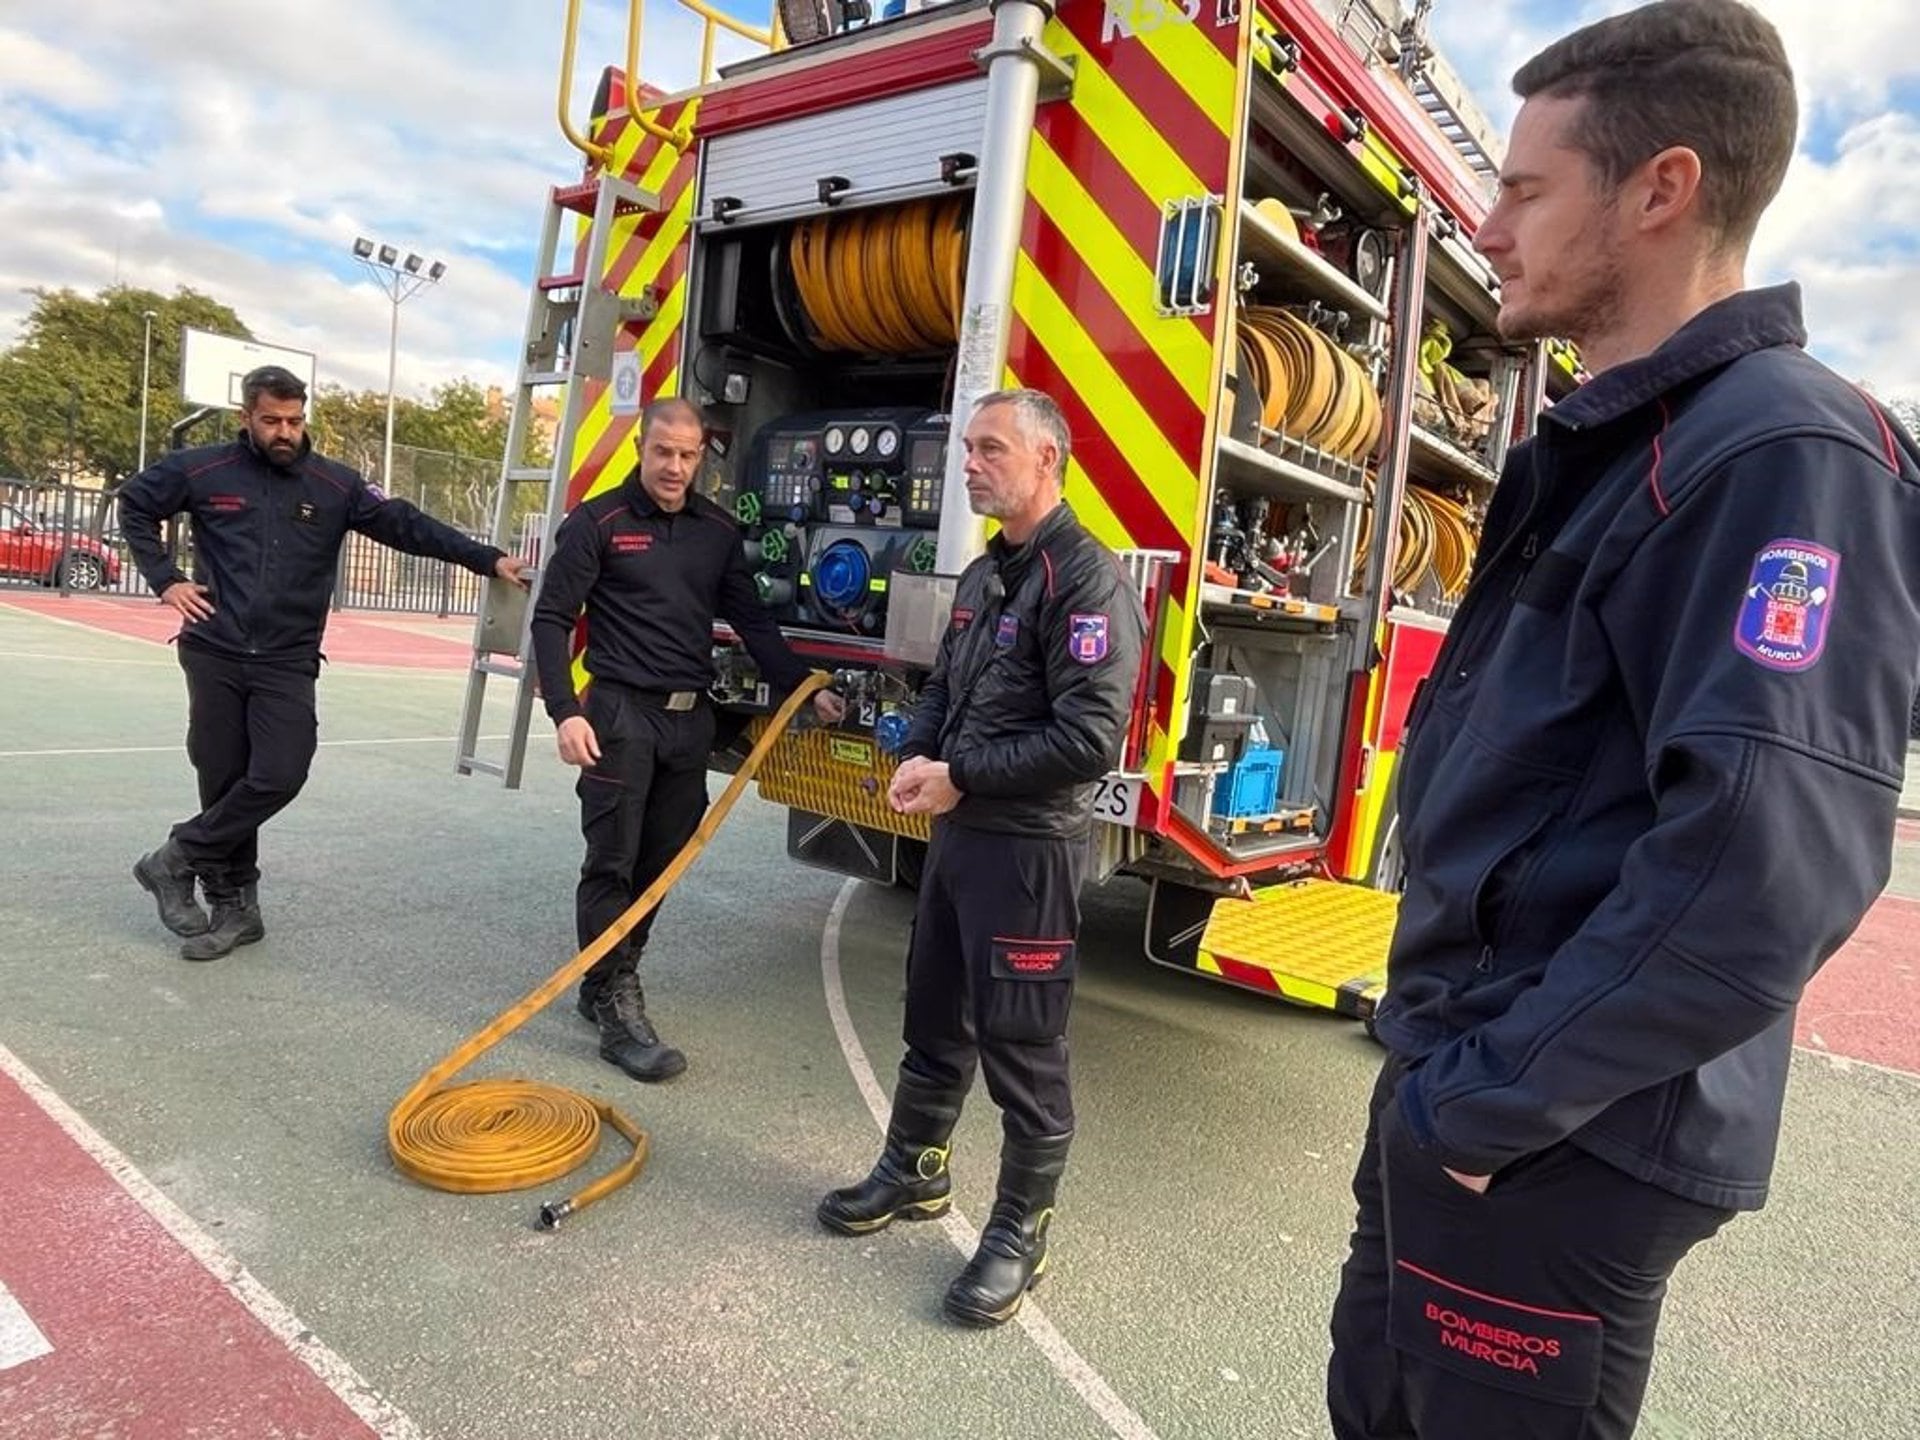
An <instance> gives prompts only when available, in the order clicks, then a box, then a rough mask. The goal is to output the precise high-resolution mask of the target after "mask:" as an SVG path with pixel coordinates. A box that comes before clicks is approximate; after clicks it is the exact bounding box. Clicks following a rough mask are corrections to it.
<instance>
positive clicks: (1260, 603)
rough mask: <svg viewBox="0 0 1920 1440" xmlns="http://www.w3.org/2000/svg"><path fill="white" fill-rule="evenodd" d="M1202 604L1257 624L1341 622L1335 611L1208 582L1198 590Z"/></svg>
mask: <svg viewBox="0 0 1920 1440" xmlns="http://www.w3.org/2000/svg"><path fill="white" fill-rule="evenodd" d="M1200 599H1201V601H1202V603H1204V604H1206V605H1209V606H1213V607H1214V608H1216V609H1220V610H1231V611H1232V612H1233V613H1234V614H1236V615H1248V616H1251V617H1253V618H1256V619H1260V620H1296V621H1301V622H1304V623H1306V624H1309V625H1332V624H1334V623H1336V622H1337V621H1338V620H1339V619H1340V611H1339V609H1338V607H1336V606H1333V605H1320V604H1316V603H1315V602H1314V601H1312V600H1300V599H1296V598H1295V597H1293V596H1290V595H1269V594H1261V593H1259V592H1257V591H1253V590H1235V589H1233V588H1232V587H1230V586H1227V585H1216V584H1214V583H1212V582H1211V581H1209V582H1207V583H1206V584H1203V585H1202V586H1201V587H1200Z"/></svg>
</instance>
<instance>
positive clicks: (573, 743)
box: [554, 715, 600, 766]
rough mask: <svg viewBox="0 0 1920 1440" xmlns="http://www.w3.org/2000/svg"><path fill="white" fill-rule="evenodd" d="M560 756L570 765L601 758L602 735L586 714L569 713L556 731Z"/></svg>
mask: <svg viewBox="0 0 1920 1440" xmlns="http://www.w3.org/2000/svg"><path fill="white" fill-rule="evenodd" d="M554 738H555V739H556V740H557V741H558V742H559V744H560V758H561V759H562V760H564V761H565V762H566V763H567V764H569V765H580V766H586V765H591V764H593V763H594V762H595V761H597V760H598V759H599V758H600V737H599V736H598V735H595V734H594V733H593V726H592V725H591V724H590V723H589V722H588V720H587V717H586V716H584V715H569V716H568V717H567V718H566V719H564V720H562V721H561V722H560V724H559V726H558V728H557V729H556V730H555V732H554Z"/></svg>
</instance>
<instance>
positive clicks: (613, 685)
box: [596, 679, 706, 713]
mask: <svg viewBox="0 0 1920 1440" xmlns="http://www.w3.org/2000/svg"><path fill="white" fill-rule="evenodd" d="M596 683H598V684H602V685H605V686H606V687H607V688H608V689H610V690H623V691H625V692H626V693H627V694H629V695H633V696H637V697H638V698H639V699H640V700H642V701H643V702H645V703H646V704H648V705H658V706H659V707H660V708H661V709H662V710H672V711H675V712H676V713H677V712H683V711H687V710H695V709H698V708H699V706H700V697H701V696H702V695H704V694H705V693H706V692H705V691H704V690H648V689H645V688H643V687H641V686H639V685H627V684H623V683H622V682H620V681H618V680H604V679H603V680H600V681H597V682H596Z"/></svg>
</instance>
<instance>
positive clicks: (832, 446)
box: [825, 425, 847, 455]
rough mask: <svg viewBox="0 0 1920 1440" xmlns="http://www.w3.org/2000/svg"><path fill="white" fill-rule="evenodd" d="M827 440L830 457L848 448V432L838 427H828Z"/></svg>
mask: <svg viewBox="0 0 1920 1440" xmlns="http://www.w3.org/2000/svg"><path fill="white" fill-rule="evenodd" d="M825 439H826V442H827V454H829V455H838V454H839V453H840V452H841V451H842V450H844V449H846V448H847V432H846V431H844V430H842V429H841V428H840V427H839V426H838V425H829V426H828V427H827V433H826V436H825Z"/></svg>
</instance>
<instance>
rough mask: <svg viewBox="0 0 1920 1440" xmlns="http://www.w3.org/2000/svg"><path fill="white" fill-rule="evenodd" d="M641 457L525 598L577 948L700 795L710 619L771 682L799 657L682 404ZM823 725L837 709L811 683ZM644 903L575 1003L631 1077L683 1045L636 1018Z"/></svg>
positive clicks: (641, 874) (557, 539)
mask: <svg viewBox="0 0 1920 1440" xmlns="http://www.w3.org/2000/svg"><path fill="white" fill-rule="evenodd" d="M639 445H640V464H639V468H638V469H637V470H635V471H634V473H633V474H632V475H631V476H630V477H629V478H628V479H627V481H626V483H625V484H623V485H621V486H620V487H619V488H617V489H614V490H609V491H607V492H606V493H605V494H602V495H597V496H595V497H593V498H592V499H590V500H586V501H583V502H581V503H580V504H579V505H577V506H575V507H574V509H573V511H572V512H571V513H570V514H569V515H568V516H567V518H566V519H565V520H564V521H563V522H562V523H561V525H560V528H559V531H558V533H557V534H556V535H555V536H554V545H553V557H552V559H551V560H550V561H549V562H548V564H547V566H546V572H545V575H544V576H543V578H542V580H541V584H540V592H539V595H538V597H537V598H536V600H535V602H534V611H533V651H534V658H535V661H536V663H537V664H538V666H539V671H540V690H541V694H542V696H543V698H544V700H545V703H546V707H547V713H548V714H549V715H550V716H551V717H552V718H553V722H554V726H555V730H556V739H557V742H558V745H559V749H560V758H561V759H562V760H564V761H565V762H566V763H567V764H569V765H575V766H578V767H579V769H580V779H579V782H578V784H577V786H576V790H577V793H578V794H579V797H580V828H581V830H582V832H583V833H584V834H585V837H586V842H587V849H586V859H585V861H584V862H583V863H582V864H581V867H580V884H579V888H578V890H577V892H576V895H575V905H574V914H575V925H576V930H577V933H578V936H579V941H580V946H581V948H582V949H585V948H586V947H587V946H588V945H590V944H592V943H593V941H595V940H597V939H598V938H599V937H600V935H601V934H602V933H603V932H604V931H605V930H606V929H607V927H608V926H610V925H611V924H612V923H613V922H614V921H615V920H617V919H619V918H620V916H621V914H622V913H623V912H625V910H626V909H627V907H628V906H630V905H631V904H632V903H633V902H634V900H635V899H636V898H638V897H639V895H640V894H641V893H642V892H643V891H645V890H646V888H647V887H648V886H649V885H651V884H652V883H653V882H654V881H655V880H657V879H658V878H659V877H660V875H661V873H662V872H663V871H664V870H665V869H666V868H667V866H668V864H669V863H671V862H672V860H673V857H674V856H675V855H676V854H677V853H678V852H679V850H680V848H681V847H682V846H683V845H685V844H686V843H687V841H688V840H689V839H690V838H692V835H693V832H694V831H695V829H697V828H698V827H699V824H700V817H701V816H702V815H703V814H705V813H706V808H707V760H708V755H709V752H710V751H711V750H712V748H713V742H714V729H715V716H714V712H713V707H712V705H711V704H709V703H708V700H707V693H706V692H707V689H708V687H709V686H711V685H712V684H713V622H714V619H715V617H716V616H717V617H719V618H720V619H722V620H725V621H726V622H727V624H728V625H730V626H731V627H732V628H733V630H734V631H735V633H737V634H738V635H739V636H740V638H741V639H742V640H743V641H745V642H746V646H747V651H748V653H749V654H750V655H752V656H753V659H754V662H755V663H756V664H757V665H758V666H759V667H760V672H761V674H762V675H763V676H764V677H765V678H766V680H767V682H768V683H769V684H770V685H771V686H772V687H773V688H775V689H776V690H782V691H786V690H792V689H793V688H794V687H795V686H796V685H798V684H800V683H801V682H802V681H803V680H805V679H806V678H807V675H808V673H809V672H808V668H807V666H806V664H805V662H803V661H802V660H800V659H799V657H797V656H796V655H795V654H794V653H793V651H792V650H790V649H789V648H788V647H787V642H786V640H785V639H784V638H783V637H782V636H781V634H780V630H779V627H778V626H777V625H776V624H775V623H774V619H773V615H772V612H770V611H769V610H768V609H767V607H766V605H765V604H764V603H763V602H762V601H761V599H760V596H759V592H758V591H756V590H755V589H754V584H753V573H752V571H750V570H749V569H748V568H747V557H746V551H745V550H744V549H743V548H742V546H741V541H740V531H739V528H738V527H737V526H736V525H735V524H734V522H733V518H732V517H731V516H730V515H728V514H727V513H726V512H725V511H724V510H722V509H721V508H720V507H719V506H717V505H715V504H714V503H713V502H712V501H711V500H708V499H707V498H706V497H705V496H703V495H696V494H694V493H693V492H692V490H691V486H692V484H693V480H694V477H695V475H696V474H697V472H698V470H699V468H700V459H701V456H702V454H703V453H704V451H705V448H706V422H705V418H704V417H703V416H702V415H701V413H700V411H699V409H698V408H697V407H695V406H694V405H692V404H691V403H689V402H688V401H685V400H678V399H673V400H657V401H655V402H654V403H653V404H652V405H650V406H648V407H647V410H646V412H645V414H644V415H643V416H642V417H641V429H640V440H639ZM583 607H584V609H585V611H586V617H587V652H586V664H587V671H588V673H589V674H590V675H591V676H592V677H593V678H592V683H591V684H590V685H589V687H588V692H587V696H586V698H585V699H584V700H582V699H581V698H580V697H579V695H578V694H576V692H575V690H574V684H573V657H572V639H573V633H574V625H575V622H576V621H577V620H578V619H579V617H580V613H581V610H582V608H583ZM813 705H814V711H815V713H816V714H817V715H818V716H819V717H820V719H821V720H823V721H825V722H827V723H829V724H831V723H833V722H835V721H838V720H839V719H841V718H842V717H843V716H844V715H845V713H846V707H845V705H844V704H843V703H842V701H841V699H840V697H839V696H837V695H835V694H833V693H832V692H830V691H826V690H822V691H819V692H817V693H816V694H815V695H814V698H813ZM659 913H660V910H659V907H658V906H656V907H654V909H653V910H651V911H650V912H648V914H647V915H646V916H645V917H644V918H643V919H642V920H641V921H640V923H639V924H638V925H636V926H634V928H633V930H632V931H631V932H630V933H629V934H628V935H627V937H626V939H625V940H624V941H622V943H621V944H620V945H618V946H616V947H615V948H614V949H613V950H612V951H610V952H609V953H608V954H606V955H605V956H603V957H602V958H601V959H600V960H599V962H598V963H597V964H595V965H594V966H593V968H592V969H590V970H588V971H587V973H586V975H585V977H584V978H583V979H582V980H581V983H580V996H579V1002H578V1006H579V1011H580V1013H581V1014H582V1015H584V1016H585V1017H586V1018H587V1019H589V1020H592V1021H593V1022H594V1023H595V1024H597V1025H598V1026H599V1027H600V1055H601V1058H602V1059H604V1060H606V1061H608V1062H609V1063H611V1064H613V1065H616V1066H618V1067H619V1068H620V1069H622V1070H624V1071H626V1072H627V1074H629V1075H631V1076H633V1077H634V1078H635V1079H636V1080H665V1079H668V1078H670V1077H672V1076H674V1075H678V1074H679V1073H680V1072H681V1071H682V1070H684V1069H686V1066H687V1061H686V1056H685V1055H683V1054H682V1053H681V1052H680V1051H679V1050H676V1049H674V1048H673V1047H672V1046H670V1045H667V1044H665V1043H663V1042H662V1041H661V1039H660V1036H659V1033H658V1031H656V1030H655V1029H654V1026H653V1023H652V1021H651V1020H649V1019H648V1017H647V1011H646V999H645V995H644V992H643V991H642V989H641V986H640V979H639V969H638V967H639V963H640V952H641V951H642V950H643V949H644V948H645V947H646V943H647V937H648V935H649V934H650V933H651V932H652V930H653V922H654V919H655V918H656V917H657V916H658V915H659Z"/></svg>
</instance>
